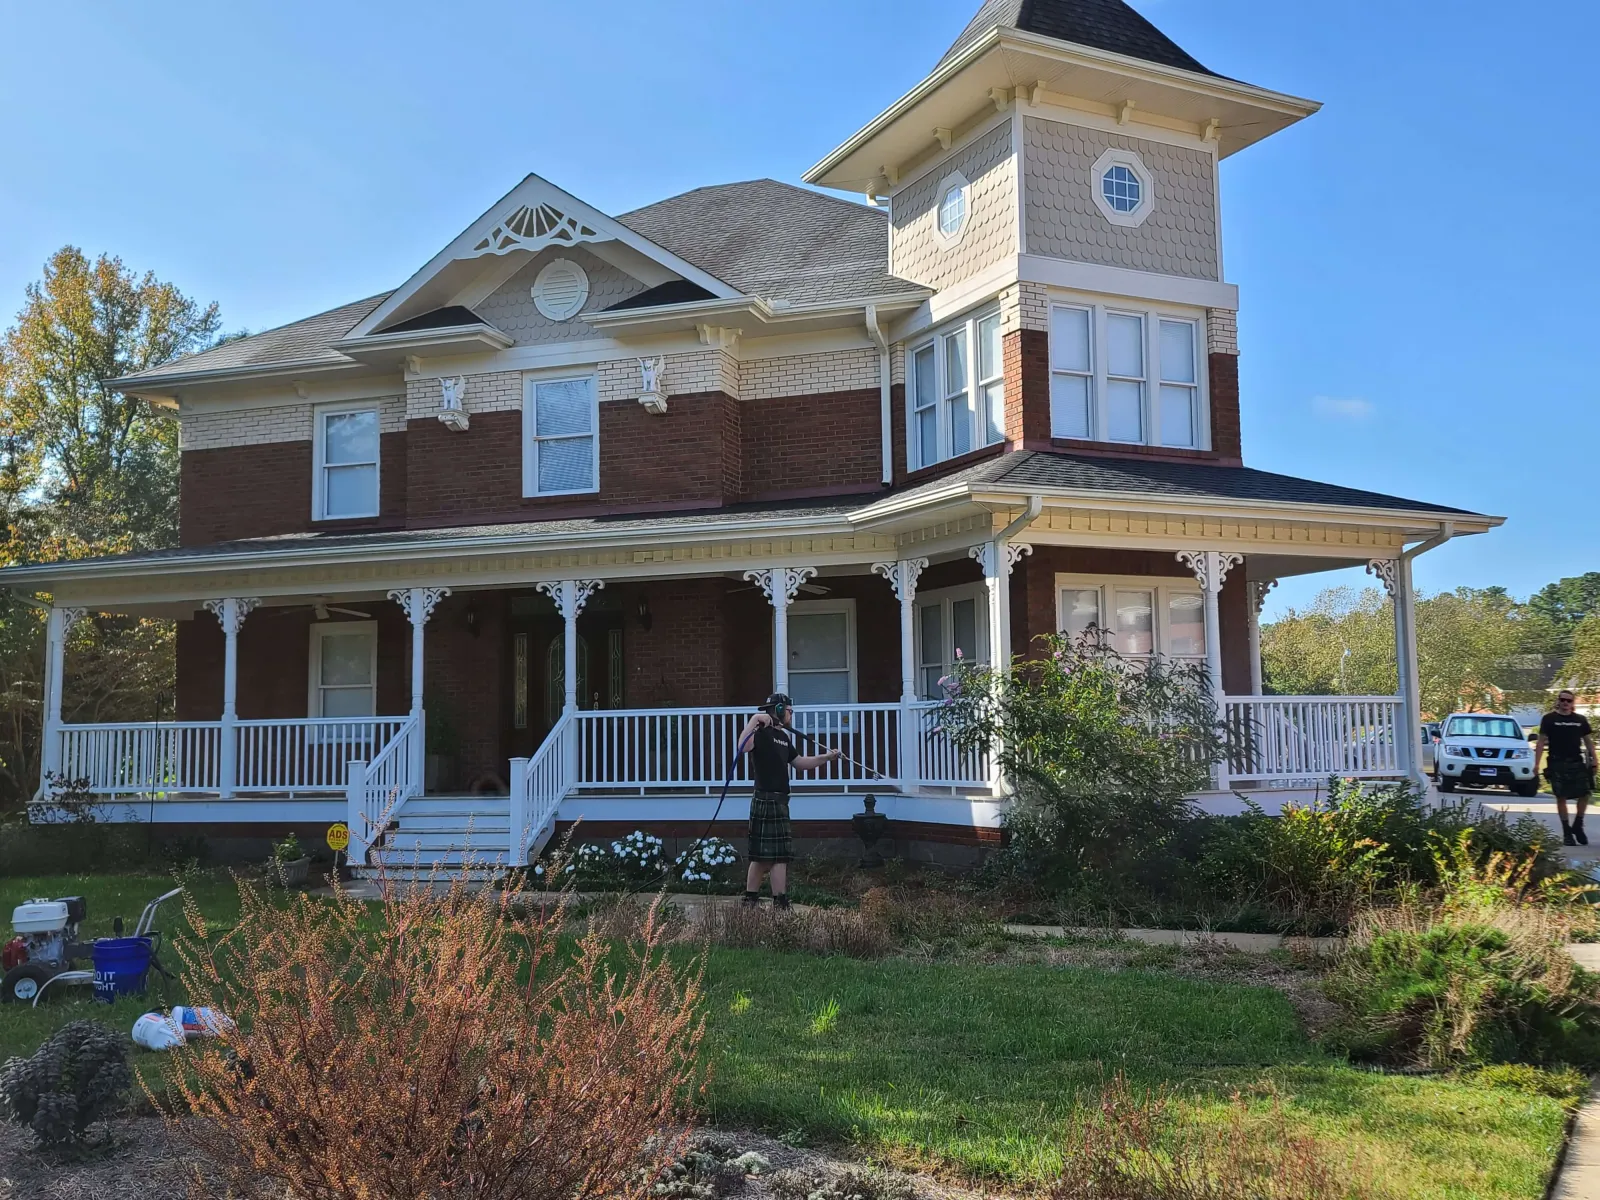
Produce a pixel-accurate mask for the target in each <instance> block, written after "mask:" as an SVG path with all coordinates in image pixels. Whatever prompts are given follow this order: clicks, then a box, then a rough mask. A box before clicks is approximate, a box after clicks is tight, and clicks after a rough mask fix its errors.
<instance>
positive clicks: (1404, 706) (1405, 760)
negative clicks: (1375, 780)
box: [1367, 558, 1422, 777]
mask: <svg viewBox="0 0 1600 1200" xmlns="http://www.w3.org/2000/svg"><path fill="white" fill-rule="evenodd" d="M1367 574H1369V575H1371V576H1372V577H1373V578H1375V579H1376V580H1377V581H1378V582H1379V583H1381V584H1383V590H1384V591H1385V592H1386V593H1388V596H1389V599H1390V600H1391V601H1392V602H1393V605H1394V675H1395V690H1396V693H1397V694H1398V695H1399V697H1400V730H1401V738H1400V745H1399V746H1397V747H1395V749H1396V751H1397V753H1398V756H1399V759H1400V769H1401V770H1402V771H1404V772H1405V773H1406V774H1407V775H1408V776H1412V777H1420V774H1421V773H1420V772H1419V771H1418V770H1417V767H1416V761H1417V753H1416V739H1417V737H1418V730H1419V729H1420V728H1421V725H1422V718H1421V715H1420V711H1419V710H1420V697H1419V695H1418V691H1419V689H1418V688H1417V687H1416V681H1417V640H1416V639H1417V628H1416V608H1415V603H1416V601H1415V597H1414V595H1413V593H1412V590H1411V564H1410V563H1409V562H1408V561H1407V560H1405V559H1404V558H1374V559H1372V560H1371V561H1369V562H1368V563H1367Z"/></svg>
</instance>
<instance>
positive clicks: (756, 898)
mask: <svg viewBox="0 0 1600 1200" xmlns="http://www.w3.org/2000/svg"><path fill="white" fill-rule="evenodd" d="M739 907H740V908H760V907H761V893H760V892H746V893H745V894H744V897H743V899H741V900H740V901H739Z"/></svg>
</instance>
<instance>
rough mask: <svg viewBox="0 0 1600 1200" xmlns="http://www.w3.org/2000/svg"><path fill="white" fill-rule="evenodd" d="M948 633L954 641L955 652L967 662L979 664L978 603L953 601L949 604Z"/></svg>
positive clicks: (980, 657)
mask: <svg viewBox="0 0 1600 1200" xmlns="http://www.w3.org/2000/svg"><path fill="white" fill-rule="evenodd" d="M950 633H951V636H952V637H953V638H954V639H955V644H956V652H957V653H958V654H959V655H960V656H961V657H962V658H963V659H965V660H966V661H967V662H979V661H981V660H982V658H983V656H982V655H981V654H979V653H978V602H977V601H976V600H953V601H951V602H950Z"/></svg>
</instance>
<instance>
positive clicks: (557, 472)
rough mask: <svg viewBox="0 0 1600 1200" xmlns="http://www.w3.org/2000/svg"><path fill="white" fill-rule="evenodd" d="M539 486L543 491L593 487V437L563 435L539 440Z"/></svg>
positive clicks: (587, 489) (571, 490) (536, 452)
mask: <svg viewBox="0 0 1600 1200" xmlns="http://www.w3.org/2000/svg"><path fill="white" fill-rule="evenodd" d="M534 453H535V455H537V457H538V460H539V461H538V468H539V471H538V488H539V490H540V491H541V492H582V491H592V490H593V489H594V439H593V438H587V437H579V438H561V439H560V440H558V441H554V442H543V441H541V442H536V443H535V449H534Z"/></svg>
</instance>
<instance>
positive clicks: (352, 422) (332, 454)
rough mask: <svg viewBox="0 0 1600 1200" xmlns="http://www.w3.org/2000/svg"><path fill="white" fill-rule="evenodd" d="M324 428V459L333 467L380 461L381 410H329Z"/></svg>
mask: <svg viewBox="0 0 1600 1200" xmlns="http://www.w3.org/2000/svg"><path fill="white" fill-rule="evenodd" d="M322 428H323V435H324V436H323V445H322V461H323V462H325V463H327V464H329V465H330V466H332V465H335V464H339V463H375V462H377V461H378V413H377V411H376V410H375V409H367V410H366V411H365V412H348V413H329V414H328V415H327V417H326V418H324V424H323V427H322Z"/></svg>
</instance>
